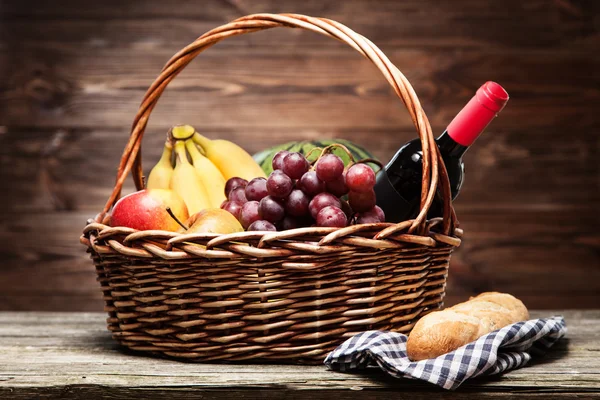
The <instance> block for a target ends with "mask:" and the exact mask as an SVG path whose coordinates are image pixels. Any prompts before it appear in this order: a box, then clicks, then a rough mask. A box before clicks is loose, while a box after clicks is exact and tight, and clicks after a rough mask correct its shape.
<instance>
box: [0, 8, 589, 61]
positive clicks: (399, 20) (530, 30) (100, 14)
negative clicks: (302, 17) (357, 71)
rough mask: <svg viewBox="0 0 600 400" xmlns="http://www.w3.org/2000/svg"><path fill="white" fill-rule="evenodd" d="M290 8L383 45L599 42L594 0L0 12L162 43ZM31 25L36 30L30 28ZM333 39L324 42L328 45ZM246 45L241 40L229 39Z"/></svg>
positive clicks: (28, 33) (64, 33)
mask: <svg viewBox="0 0 600 400" xmlns="http://www.w3.org/2000/svg"><path fill="white" fill-rule="evenodd" d="M290 10H294V11H295V12H297V13H304V14H307V15H313V16H323V17H327V18H331V19H334V20H338V21H340V22H342V23H345V24H347V25H348V26H349V27H351V28H353V29H355V30H356V31H358V32H360V33H362V34H363V35H365V36H367V37H368V38H370V39H371V40H373V41H375V43H380V44H386V45H387V44H391V45H399V46H410V47H415V46H418V47H436V48H437V47H449V48H453V49H454V48H489V47H496V48H535V47H544V48H549V47H551V48H567V47H568V48H570V49H571V50H573V49H576V48H585V47H586V46H588V45H593V43H596V44H597V43H598V28H597V25H595V24H594V15H595V14H597V13H598V11H599V7H598V4H597V2H594V1H569V2H550V1H531V0H530V1H519V0H508V1H504V2H502V4H499V3H498V4H497V3H494V2H481V1H477V0H462V1H461V5H460V6H456V5H455V4H453V3H443V2H437V1H434V0H426V1H421V0H409V1H401V2H400V1H392V0H389V1H378V2H377V3H369V2H363V1H360V0H350V1H344V2H342V3H339V4H337V3H336V4H335V5H334V4H327V3H323V2H320V1H305V2H302V3H297V2H293V1H291V0H286V1H278V0H266V1H265V0H261V1H254V0H253V1H249V0H246V1H236V2H223V1H218V0H212V1H204V2H203V3H202V6H199V5H198V4H196V3H194V2H185V1H177V2H170V3H168V4H167V3H164V2H161V1H159V0H152V1H145V2H144V3H142V4H139V5H136V6H135V7H132V6H131V5H129V4H127V3H123V2H121V1H118V0H111V1H106V2H102V3H99V4H95V5H91V4H90V5H87V4H86V6H85V7H82V6H81V5H80V3H79V2H76V1H74V0H69V1H61V2H60V4H52V5H50V3H47V2H44V1H41V0H25V1H20V2H10V1H4V2H3V3H2V4H1V7H0V19H2V20H3V22H8V23H10V24H11V25H9V26H8V27H7V33H8V34H11V33H12V34H13V35H15V37H17V38H18V40H19V41H27V40H39V39H46V38H48V39H50V40H54V39H55V38H56V37H58V40H60V41H61V42H62V41H77V42H90V43H98V44H100V43H103V41H102V40H97V39H98V37H99V36H100V35H102V34H106V35H108V36H109V38H111V40H110V41H109V42H112V41H114V42H121V43H123V42H124V43H128V42H140V41H143V40H147V39H148V38H156V39H157V40H158V41H160V42H161V43H164V42H171V41H174V42H177V41H178V40H180V38H181V37H186V36H187V37H189V38H190V39H191V38H192V37H195V36H199V35H200V34H202V33H204V32H205V31H207V30H208V29H211V28H213V27H215V26H216V25H218V24H222V23H225V22H227V21H229V20H233V19H235V18H237V17H240V16H242V15H245V14H251V13H259V12H273V13H277V12H289V11H290ZM82 21H83V22H90V23H91V24H96V25H91V28H92V29H77V30H76V31H77V32H79V34H78V35H70V34H69V31H68V29H72V28H71V26H70V25H69V24H75V25H79V24H81V23H82ZM432 21H434V23H431V22H432ZM33 24H35V26H36V28H37V29H27V27H29V26H31V25H33ZM88 26H89V25H88ZM40 28H41V29H40ZM70 31H71V32H72V31H73V30H70ZM296 37H297V36H294V37H293V38H292V39H291V41H290V40H286V41H280V44H281V46H284V47H290V46H303V45H306V46H307V47H311V42H312V40H313V39H311V38H308V39H304V38H302V39H301V40H297V39H296ZM90 38H91V40H90ZM263 38H266V36H263ZM287 39H289V38H287ZM255 40H256V41H257V42H259V43H260V42H261V41H262V40H263V39H261V38H260V36H258V35H253V38H252V39H251V42H249V43H252V44H254V43H257V42H255ZM266 40H268V39H266ZM332 43H333V42H329V43H325V44H323V45H324V46H327V47H331V46H332ZM246 45H247V43H242V42H238V44H235V43H234V42H227V44H226V46H237V47H244V46H246Z"/></svg>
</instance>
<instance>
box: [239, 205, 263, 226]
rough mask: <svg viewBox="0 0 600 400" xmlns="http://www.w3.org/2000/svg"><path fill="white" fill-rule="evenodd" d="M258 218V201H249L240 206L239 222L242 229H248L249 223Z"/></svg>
mask: <svg viewBox="0 0 600 400" xmlns="http://www.w3.org/2000/svg"><path fill="white" fill-rule="evenodd" d="M259 219H260V213H259V211H258V201H249V202H247V203H245V204H244V205H243V206H242V210H241V211H240V224H242V226H243V227H244V229H248V227H249V226H250V224H252V223H253V222H254V221H258V220H259Z"/></svg>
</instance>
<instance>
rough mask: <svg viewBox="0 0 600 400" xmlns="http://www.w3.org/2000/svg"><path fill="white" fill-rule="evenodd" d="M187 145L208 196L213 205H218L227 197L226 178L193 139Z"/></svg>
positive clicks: (187, 141)
mask: <svg viewBox="0 0 600 400" xmlns="http://www.w3.org/2000/svg"><path fill="white" fill-rule="evenodd" d="M185 147H186V149H187V151H188V153H189V154H190V157H191V158H192V164H193V165H194V168H196V171H198V175H200V179H201V180H202V183H203V184H204V187H205V188H206V191H207V192H208V198H209V200H210V203H211V205H212V206H213V207H218V206H219V205H220V204H221V203H222V202H223V201H224V200H225V199H226V198H227V197H226V196H225V178H224V177H223V174H221V171H219V169H218V168H217V167H215V165H214V164H213V163H212V162H210V160H209V159H208V158H206V157H205V156H203V155H202V154H201V153H200V150H198V147H196V144H195V143H194V142H193V141H192V140H189V139H188V140H186V141H185Z"/></svg>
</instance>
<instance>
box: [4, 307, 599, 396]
mask: <svg viewBox="0 0 600 400" xmlns="http://www.w3.org/2000/svg"><path fill="white" fill-rule="evenodd" d="M556 314H561V315H563V316H564V317H565V319H566V321H567V326H568V329H569V331H568V333H567V337H566V338H565V339H563V340H562V341H560V342H559V343H558V344H557V345H556V346H555V347H554V348H553V349H551V351H550V352H549V353H548V354H547V355H546V356H545V357H543V358H541V359H539V360H537V361H536V360H533V361H532V363H531V364H530V365H529V366H527V367H525V368H522V369H520V370H516V371H512V372H509V373H507V374H504V375H502V376H500V377H495V378H485V379H484V378H482V379H478V380H474V381H471V382H467V383H465V384H464V385H463V386H461V387H460V388H459V389H458V390H457V391H456V392H454V393H448V392H446V391H443V390H442V389H439V388H437V387H434V386H432V385H429V384H424V383H420V382H417V381H412V380H404V379H392V378H388V377H386V376H385V375H384V374H383V373H382V372H381V371H379V370H378V369H373V370H370V371H369V372H368V373H362V374H343V373H336V372H332V371H329V370H327V369H326V368H325V366H294V365H232V364H193V363H182V362H177V361H171V360H164V359H157V358H151V357H145V356H139V355H135V354H132V353H126V352H123V351H122V350H121V349H120V348H119V347H118V346H117V345H116V344H115V342H113V340H112V339H111V337H110V333H109V332H108V331H107V330H106V328H105V315H104V314H102V313H40V312H33V313H21V312H3V313H0V398H2V399H5V398H6V399H31V398H47V397H50V398H54V397H60V398H66V399H79V398H85V399H96V398H111V399H114V398H118V399H133V398H146V399H184V398H191V397H198V398H203V399H204V398H217V399H238V398H243V399H266V400H268V399H278V398H286V399H320V398H327V399H386V400H387V399H390V398H400V396H401V395H400V393H403V394H405V395H410V398H411V399H428V400H429V399H433V398H442V397H447V396H449V395H450V396H452V398H455V397H456V398H462V399H483V398H503V399H505V398H507V396H510V395H517V394H518V396H519V397H523V398H527V397H536V398H541V397H543V398H552V399H555V398H562V397H564V398H574V397H577V398H592V397H593V398H600V310H589V311H577V310H569V311H534V312H532V316H533V317H546V316H551V315H556ZM540 396H541V397H540Z"/></svg>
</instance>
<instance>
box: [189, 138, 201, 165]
mask: <svg viewBox="0 0 600 400" xmlns="http://www.w3.org/2000/svg"><path fill="white" fill-rule="evenodd" d="M185 148H186V149H187V151H188V153H189V154H190V156H191V157H192V161H193V162H194V164H196V163H197V162H196V160H198V159H199V158H200V157H203V156H202V154H201V153H200V150H198V147H197V146H196V143H194V141H193V140H192V139H188V140H186V141H185Z"/></svg>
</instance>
